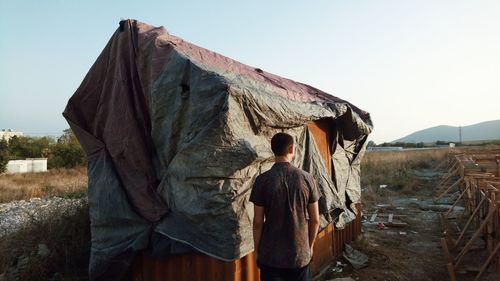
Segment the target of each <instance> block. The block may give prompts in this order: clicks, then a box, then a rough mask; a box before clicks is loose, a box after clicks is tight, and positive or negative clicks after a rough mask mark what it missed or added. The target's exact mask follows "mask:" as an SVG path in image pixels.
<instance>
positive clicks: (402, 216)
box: [366, 213, 407, 218]
mask: <svg viewBox="0 0 500 281" xmlns="http://www.w3.org/2000/svg"><path fill="white" fill-rule="evenodd" d="M390 215H392V217H393V218H406V217H407V215H396V214H383V213H377V217H382V218H387V217H389V216H390ZM366 216H367V217H371V216H372V214H366Z"/></svg>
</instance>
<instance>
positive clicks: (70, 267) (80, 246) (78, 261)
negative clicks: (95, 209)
mask: <svg viewBox="0 0 500 281" xmlns="http://www.w3.org/2000/svg"><path fill="white" fill-rule="evenodd" d="M40 243H43V244H45V245H47V247H48V248H49V250H50V255H49V256H46V257H41V256H39V255H37V250H38V244H40ZM89 255H90V222H89V217H88V205H87V204H86V203H85V204H83V205H78V206H75V207H74V208H71V209H68V208H60V209H57V210H54V211H53V212H52V213H51V214H48V215H47V217H46V218H45V219H43V220H33V221H32V222H31V223H29V224H26V225H24V226H23V227H21V228H20V229H19V230H18V231H16V232H15V233H12V234H9V235H7V236H2V238H1V239H0V273H1V272H4V271H6V270H10V271H12V270H13V268H17V270H15V272H16V273H15V275H14V276H16V278H18V279H16V280H87V279H88V277H87V267H88V260H89ZM23 260H27V262H25V263H23ZM21 264H23V265H21ZM8 268H9V269H8ZM9 274H10V276H12V275H11V274H12V273H9Z"/></svg>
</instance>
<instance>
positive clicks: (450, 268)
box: [446, 262, 457, 281]
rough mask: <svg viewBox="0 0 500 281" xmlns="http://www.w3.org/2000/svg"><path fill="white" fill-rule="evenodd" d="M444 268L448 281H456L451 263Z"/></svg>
mask: <svg viewBox="0 0 500 281" xmlns="http://www.w3.org/2000/svg"><path fill="white" fill-rule="evenodd" d="M446 268H447V269H448V276H449V277H450V281H457V276H456V275H455V269H454V268H453V264H452V263H451V262H449V263H447V264H446Z"/></svg>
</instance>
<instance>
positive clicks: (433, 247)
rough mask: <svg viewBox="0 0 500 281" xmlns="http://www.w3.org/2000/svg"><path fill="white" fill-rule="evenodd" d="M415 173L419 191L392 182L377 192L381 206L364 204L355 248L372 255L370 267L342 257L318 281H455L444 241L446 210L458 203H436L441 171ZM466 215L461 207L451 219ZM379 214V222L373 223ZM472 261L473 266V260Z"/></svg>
mask: <svg viewBox="0 0 500 281" xmlns="http://www.w3.org/2000/svg"><path fill="white" fill-rule="evenodd" d="M411 172H412V178H413V179H414V180H415V183H416V185H415V188H413V189H411V190H404V192H403V191H401V190H395V189H394V188H392V187H391V183H387V186H386V187H383V186H382V187H381V188H379V189H378V190H377V191H376V193H377V194H376V195H377V196H375V197H374V196H371V197H370V198H377V200H376V202H374V201H373V200H372V201H366V200H365V201H364V202H363V203H364V206H363V208H364V210H363V215H364V220H363V228H362V229H363V233H362V235H361V236H360V237H359V239H358V240H357V241H355V242H354V243H353V244H351V246H352V247H353V248H354V249H356V250H358V251H360V252H361V253H363V254H365V255H367V256H368V258H369V261H368V263H367V265H366V266H365V267H363V268H360V269H354V268H353V267H352V265H350V264H349V262H347V260H346V259H345V258H343V257H341V258H339V259H338V260H337V261H335V262H334V263H333V264H332V265H331V267H330V268H329V269H327V270H326V271H324V272H323V274H322V275H321V276H319V278H318V277H317V278H316V279H317V280H321V281H326V280H336V278H341V277H350V278H352V279H353V280H361V281H364V280H368V281H371V280H373V281H375V280H387V281H393V280H397V281H399V280H401V281H406V280H408V281H409V280H422V281H423V280H449V277H448V273H447V270H446V266H445V264H446V262H445V258H444V255H443V252H442V249H441V247H440V239H441V238H443V229H442V226H441V222H440V211H442V210H443V209H448V208H449V207H450V205H449V204H450V202H453V201H452V200H453V199H454V198H447V199H444V200H443V201H445V202H444V203H440V204H438V205H436V204H434V203H433V201H432V199H433V198H435V194H434V192H435V190H434V189H435V187H436V185H437V184H438V183H439V181H440V178H441V176H442V173H441V172H435V171H433V170H431V169H421V170H412V171H411ZM453 196H457V195H456V194H453V195H451V197H453ZM446 201H448V205H447V204H446ZM462 210H463V208H462V207H459V208H457V210H456V212H454V213H455V214H454V215H450V217H453V216H457V215H459V214H460V213H461V211H462ZM375 212H377V217H375V219H374V220H373V222H372V221H371V218H372V216H373V214H374V213H375ZM389 214H393V222H395V223H396V226H389V225H390V224H389V223H387V221H388V216H389ZM381 222H382V223H384V222H385V224H384V227H383V229H382V227H381V225H380V226H379V223H381ZM404 223H406V225H405V224H404ZM472 259H474V257H472ZM339 262H340V263H339ZM467 262H473V261H471V260H470V259H469V260H468V261H466V263H467ZM339 271H341V272H339ZM475 275H476V273H475V272H469V273H466V274H457V279H458V280H474V277H475ZM339 280H351V279H339ZM481 280H500V276H499V275H498V274H494V273H487V274H485V275H483V277H482V278H481Z"/></svg>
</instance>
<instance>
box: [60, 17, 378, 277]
mask: <svg viewBox="0 0 500 281" xmlns="http://www.w3.org/2000/svg"><path fill="white" fill-rule="evenodd" d="M63 115H64V117H65V118H66V119H67V121H68V123H69V124H70V126H71V128H72V129H73V131H74V133H75V135H76V136H77V138H78V140H79V142H80V143H81V144H82V146H83V148H84V150H85V153H86V155H87V159H88V176H89V195H88V196H89V207H90V221H91V232H92V247H91V258H90V265H89V274H90V279H91V280H119V279H121V278H123V277H127V276H132V278H133V279H134V280H258V275H257V274H258V271H257V269H256V267H255V263H254V262H253V259H252V252H253V239H252V217H253V206H252V204H251V203H250V202H249V201H248V198H249V195H250V190H251V187H252V184H253V181H254V179H255V177H256V176H257V175H258V174H260V173H261V172H263V171H265V170H267V169H269V168H270V167H271V166H272V163H273V155H272V152H271V149H270V145H269V140H270V138H271V136H272V135H274V134H275V133H277V132H282V131H284V132H287V133H289V134H291V135H293V136H294V138H295V142H296V156H295V159H294V161H293V164H294V165H295V166H297V167H300V168H302V169H304V170H306V171H309V172H310V173H312V174H313V176H314V177H315V179H316V181H317V182H318V186H319V190H320V193H321V195H322V197H321V199H320V202H319V204H320V213H321V218H322V222H321V233H320V238H319V241H318V246H317V248H319V249H318V251H317V252H315V258H314V264H313V271H317V270H318V269H319V268H320V267H321V266H322V265H324V264H325V263H326V262H328V261H329V259H331V258H332V257H333V255H334V254H335V251H338V249H340V248H341V247H342V246H343V245H342V243H345V242H348V240H352V239H353V237H354V236H355V235H356V234H357V233H359V231H360V224H359V216H358V223H357V224H353V223H350V222H352V221H355V220H356V212H358V214H359V211H357V210H356V207H355V206H356V204H357V203H360V183H359V176H360V175H359V173H360V169H359V166H360V161H361V157H362V155H363V152H364V145H365V142H366V140H367V136H368V134H369V133H370V132H371V130H372V123H371V119H370V116H369V114H368V113H367V112H365V111H362V110H360V109H359V108H357V107H355V106H354V105H352V104H350V103H349V102H347V101H344V100H342V99H339V98H337V97H334V96H332V95H329V94H327V93H325V92H322V91H321V90H318V89H315V88H313V87H311V86H308V85H305V84H302V83H298V82H295V81H292V80H289V79H285V78H282V77H279V76H276V75H273V74H271V73H268V72H266V71H264V70H261V69H259V68H254V67H250V66H247V65H244V64H241V63H239V62H236V61H234V60H232V59H229V58H227V57H224V56H222V55H219V54H217V53H214V52H211V51H209V50H206V49H203V48H201V47H198V46H195V45H193V44H190V43H188V42H186V41H183V40H182V39H180V38H178V37H175V36H172V35H170V34H168V33H167V31H166V30H165V29H164V28H163V27H153V26H150V25H146V24H143V23H140V22H138V21H135V20H126V21H122V22H120V27H119V28H118V30H117V31H116V32H115V33H114V35H113V36H112V38H111V39H110V41H109V42H108V44H107V45H106V47H105V48H104V50H103V51H102V53H101V55H100V56H99V57H98V58H97V60H96V62H95V63H94V65H93V66H92V68H91V69H90V71H89V72H88V74H87V76H86V77H85V79H84V80H83V82H82V84H81V85H80V87H79V88H78V90H77V91H76V93H75V94H74V95H73V96H72V97H71V99H70V100H69V102H68V105H67V107H66V109H65V111H64V113H63ZM358 206H359V204H358ZM334 224H335V227H336V228H338V229H343V228H345V229H346V231H337V232H338V233H339V235H342V237H340V238H337V236H336V235H335V233H337V232H335V233H334ZM335 239H336V240H335ZM132 265H133V266H132Z"/></svg>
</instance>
